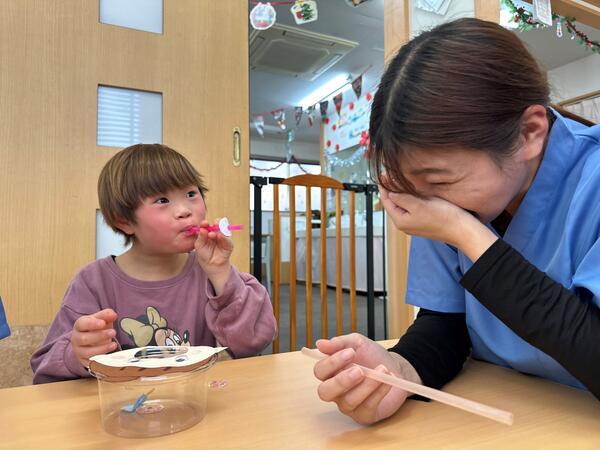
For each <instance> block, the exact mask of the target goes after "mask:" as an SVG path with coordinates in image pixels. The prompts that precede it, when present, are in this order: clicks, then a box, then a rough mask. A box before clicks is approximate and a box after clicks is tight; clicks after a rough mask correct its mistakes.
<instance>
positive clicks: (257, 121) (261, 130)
mask: <svg viewBox="0 0 600 450" xmlns="http://www.w3.org/2000/svg"><path fill="white" fill-rule="evenodd" d="M252 122H253V124H254V128H256V132H257V133H258V134H260V137H264V135H265V118H264V117H263V116H262V114H258V115H256V116H252Z"/></svg>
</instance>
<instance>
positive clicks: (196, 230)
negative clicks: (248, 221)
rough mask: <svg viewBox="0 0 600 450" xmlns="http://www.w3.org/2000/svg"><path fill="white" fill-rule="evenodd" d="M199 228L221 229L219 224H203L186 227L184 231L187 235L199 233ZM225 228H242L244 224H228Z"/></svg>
mask: <svg viewBox="0 0 600 450" xmlns="http://www.w3.org/2000/svg"><path fill="white" fill-rule="evenodd" d="M200 228H204V229H205V230H208V231H214V232H215V233H216V232H218V231H221V229H220V228H219V225H204V226H198V225H196V226H193V227H190V228H188V229H187V230H186V231H185V232H186V233H187V234H188V235H192V234H198V233H200ZM227 229H228V230H231V231H237V230H243V229H244V225H228V226H227Z"/></svg>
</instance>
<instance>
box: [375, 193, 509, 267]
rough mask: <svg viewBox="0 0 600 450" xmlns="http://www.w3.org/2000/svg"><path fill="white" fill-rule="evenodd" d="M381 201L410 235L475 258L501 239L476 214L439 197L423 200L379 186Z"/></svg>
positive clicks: (396, 221)
mask: <svg viewBox="0 0 600 450" xmlns="http://www.w3.org/2000/svg"><path fill="white" fill-rule="evenodd" d="M379 192H380V194H381V203H382V204H383V207H384V208H385V210H386V212H387V213H388V215H389V216H390V218H391V219H392V222H394V225H395V226H396V228H398V229H399V230H400V231H403V232H405V233H406V234H410V235H416V236H421V237H424V238H428V239H433V240H436V241H442V242H446V243H448V244H450V245H453V246H454V247H456V248H458V249H459V250H460V251H462V252H463V253H464V254H465V255H467V257H469V258H470V259H471V260H472V261H476V260H477V259H479V257H480V256H481V255H482V254H483V253H484V252H485V251H486V250H487V249H488V248H489V247H490V246H491V245H492V244H493V243H494V242H495V241H496V240H497V239H498V237H497V236H496V235H495V234H494V233H492V231H491V230H490V229H489V228H487V227H486V226H485V225H484V224H482V223H481V222H480V221H479V220H478V219H477V218H476V217H475V216H473V215H471V214H470V213H468V212H467V211H465V210H464V209H462V208H460V207H458V206H456V205H454V204H453V203H450V202H448V201H446V200H444V199H441V198H438V197H431V198H426V199H422V198H419V197H415V196H414V195H411V194H399V193H392V192H388V191H387V190H385V188H383V187H382V186H379Z"/></svg>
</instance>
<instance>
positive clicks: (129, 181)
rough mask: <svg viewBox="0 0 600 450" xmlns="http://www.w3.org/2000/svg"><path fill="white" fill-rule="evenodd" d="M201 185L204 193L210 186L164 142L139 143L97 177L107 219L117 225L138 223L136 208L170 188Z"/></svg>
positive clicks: (108, 222)
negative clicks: (163, 143)
mask: <svg viewBox="0 0 600 450" xmlns="http://www.w3.org/2000/svg"><path fill="white" fill-rule="evenodd" d="M186 186H198V189H199V190H200V194H201V195H202V197H204V195H205V194H206V192H207V191H208V189H207V188H206V185H205V184H204V180H203V179H202V176H201V175H200V174H199V173H198V171H197V170H196V169H195V168H194V166H192V164H191V163H190V162H189V161H188V160H187V159H186V158H185V157H184V156H183V155H182V154H180V153H178V152H176V151H175V150H173V149H172V148H169V147H167V146H166V145H162V144H136V145H132V146H130V147H127V148H125V149H123V150H121V151H120V152H119V153H117V154H116V155H114V156H113V157H112V158H110V159H109V160H108V162H107V163H106V165H105V166H104V167H103V169H102V171H101V172H100V176H99V177H98V201H99V203H100V210H101V211H102V215H103V216H104V220H105V221H106V223H107V224H108V225H109V226H110V227H111V228H112V229H113V230H114V231H115V232H117V233H119V234H122V235H123V236H124V237H125V244H129V242H131V236H129V235H127V234H125V233H123V231H121V230H120V229H119V228H118V222H119V221H120V220H126V221H128V222H131V223H135V210H136V209H137V208H138V206H140V204H141V203H142V201H143V200H144V199H145V198H147V197H151V196H153V195H157V194H162V193H164V192H167V191H169V190H171V189H179V188H183V187H186Z"/></svg>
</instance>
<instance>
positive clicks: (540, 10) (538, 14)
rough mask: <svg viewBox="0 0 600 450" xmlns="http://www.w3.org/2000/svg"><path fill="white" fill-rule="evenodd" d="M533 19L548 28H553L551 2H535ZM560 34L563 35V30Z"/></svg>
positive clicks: (534, 0) (546, 0) (545, 0)
mask: <svg viewBox="0 0 600 450" xmlns="http://www.w3.org/2000/svg"><path fill="white" fill-rule="evenodd" d="M533 18H534V20H537V21H538V22H541V23H543V24H544V25H546V26H549V27H551V26H552V7H551V6H550V0H533ZM557 34H558V33H557ZM560 34H561V35H562V30H561V33H560ZM558 37H561V36H558Z"/></svg>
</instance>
